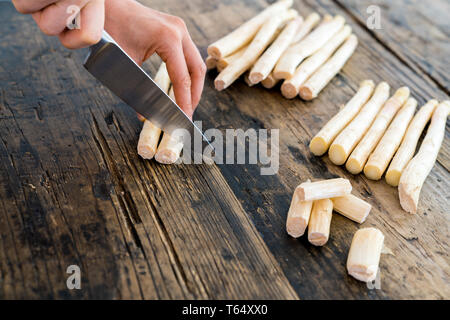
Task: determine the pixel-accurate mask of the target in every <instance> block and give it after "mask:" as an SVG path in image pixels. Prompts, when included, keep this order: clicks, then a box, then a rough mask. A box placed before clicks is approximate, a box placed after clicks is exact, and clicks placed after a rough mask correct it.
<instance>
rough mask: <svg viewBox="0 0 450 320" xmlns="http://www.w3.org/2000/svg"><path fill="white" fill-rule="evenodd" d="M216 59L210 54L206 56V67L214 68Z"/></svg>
mask: <svg viewBox="0 0 450 320" xmlns="http://www.w3.org/2000/svg"><path fill="white" fill-rule="evenodd" d="M217 62H218V61H217V59H215V58H213V57H211V56H207V57H206V59H205V64H206V68H207V69H208V70H211V69H214V68H215V67H217Z"/></svg>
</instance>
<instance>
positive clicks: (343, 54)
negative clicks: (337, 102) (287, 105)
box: [299, 34, 358, 100]
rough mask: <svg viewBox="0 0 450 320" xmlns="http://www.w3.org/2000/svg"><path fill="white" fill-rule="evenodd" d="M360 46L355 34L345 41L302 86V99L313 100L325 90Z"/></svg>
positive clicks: (300, 91)
mask: <svg viewBox="0 0 450 320" xmlns="http://www.w3.org/2000/svg"><path fill="white" fill-rule="evenodd" d="M357 46H358V38H356V36H355V35H354V34H352V35H351V36H350V37H348V39H347V40H345V42H344V44H343V45H342V46H341V47H340V48H339V49H338V50H337V51H336V52H335V53H334V54H333V56H332V57H331V58H330V59H329V60H328V61H327V62H325V64H324V65H322V66H321V67H320V68H319V70H317V71H316V72H315V73H314V74H313V75H312V76H311V78H309V79H308V80H307V81H306V82H305V83H304V84H302V85H301V86H300V90H299V93H300V97H302V99H304V100H312V99H314V98H316V97H317V95H318V94H319V93H320V91H322V89H323V88H325V86H326V85H327V84H328V83H329V82H330V81H331V79H333V78H334V76H335V75H337V74H338V73H339V71H341V69H342V68H343V67H344V65H345V63H346V62H347V60H348V59H350V57H351V56H352V54H353V52H355V49H356V47H357Z"/></svg>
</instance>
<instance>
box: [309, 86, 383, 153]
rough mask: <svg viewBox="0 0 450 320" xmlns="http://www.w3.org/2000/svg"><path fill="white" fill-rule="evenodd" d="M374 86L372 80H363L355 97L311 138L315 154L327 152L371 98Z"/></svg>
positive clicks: (311, 147) (311, 146)
mask: <svg viewBox="0 0 450 320" xmlns="http://www.w3.org/2000/svg"><path fill="white" fill-rule="evenodd" d="M374 87H375V84H374V83H373V81H372V80H364V81H362V82H361V84H360V85H359V89H358V91H357V92H356V94H355V95H354V96H353V98H352V99H350V101H349V102H347V104H346V105H345V106H344V107H343V108H342V109H341V110H340V111H339V112H338V113H337V114H336V115H335V116H334V117H333V118H331V120H330V121H328V122H327V124H326V125H325V126H324V127H323V128H322V129H321V130H320V131H319V132H318V133H317V134H316V135H315V136H314V138H313V139H312V140H311V143H310V144H309V149H310V150H311V152H312V153H313V154H314V155H316V156H321V155H323V154H324V153H325V152H327V150H328V147H329V146H330V144H331V142H332V141H333V140H334V138H336V136H337V135H338V134H339V132H341V131H342V129H344V128H345V126H346V125H347V124H348V123H349V122H350V121H352V120H353V118H355V116H356V114H357V113H358V112H359V110H361V107H362V106H363V105H364V104H365V103H366V102H367V100H369V98H370V96H371V95H372V92H373V89H374Z"/></svg>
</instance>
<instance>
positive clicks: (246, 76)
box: [244, 72, 255, 87]
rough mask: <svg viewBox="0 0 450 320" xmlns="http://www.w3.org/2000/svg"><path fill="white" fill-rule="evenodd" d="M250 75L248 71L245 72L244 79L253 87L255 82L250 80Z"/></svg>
mask: <svg viewBox="0 0 450 320" xmlns="http://www.w3.org/2000/svg"><path fill="white" fill-rule="evenodd" d="M249 76H250V74H249V73H248V72H246V73H245V74H244V81H245V83H246V84H247V85H248V86H249V87H253V86H254V85H255V84H254V83H252V82H251V81H250V78H249Z"/></svg>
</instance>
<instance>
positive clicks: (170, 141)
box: [155, 133, 183, 164]
mask: <svg viewBox="0 0 450 320" xmlns="http://www.w3.org/2000/svg"><path fill="white" fill-rule="evenodd" d="M181 150H183V142H181V141H180V140H178V139H175V138H173V137H172V136H171V135H170V134H168V133H164V135H163V137H162V139H161V142H160V143H159V146H158V150H157V151H156V154H155V160H156V161H158V162H159V163H162V164H172V163H175V162H177V160H178V159H179V158H180V154H181Z"/></svg>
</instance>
